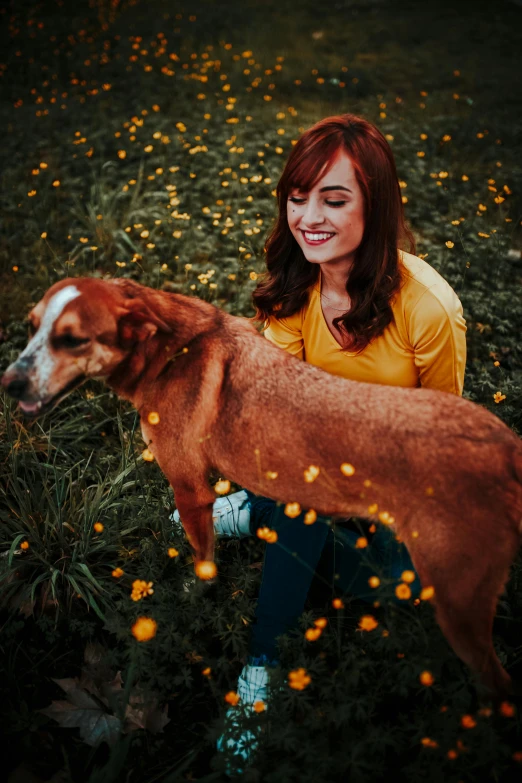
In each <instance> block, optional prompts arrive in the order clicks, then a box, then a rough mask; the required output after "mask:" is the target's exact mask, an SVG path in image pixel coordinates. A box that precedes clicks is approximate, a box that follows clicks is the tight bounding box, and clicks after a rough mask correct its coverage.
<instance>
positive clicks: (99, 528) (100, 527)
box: [93, 522, 103, 533]
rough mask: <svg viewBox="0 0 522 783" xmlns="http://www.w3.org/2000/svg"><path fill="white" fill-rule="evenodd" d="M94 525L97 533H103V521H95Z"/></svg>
mask: <svg viewBox="0 0 522 783" xmlns="http://www.w3.org/2000/svg"><path fill="white" fill-rule="evenodd" d="M93 527H94V530H95V531H96V532H97V533H103V525H102V523H101V522H95V523H94V525H93Z"/></svg>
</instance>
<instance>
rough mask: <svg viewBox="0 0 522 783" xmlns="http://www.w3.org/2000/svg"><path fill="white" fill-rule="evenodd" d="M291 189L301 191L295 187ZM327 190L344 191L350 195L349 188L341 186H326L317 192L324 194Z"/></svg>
mask: <svg viewBox="0 0 522 783" xmlns="http://www.w3.org/2000/svg"><path fill="white" fill-rule="evenodd" d="M293 189H294V190H301V188H298V187H297V186H295V187H294V188H293ZM327 190H346V191H348V193H352V191H351V190H350V188H345V187H344V186H343V185H326V186H325V187H324V188H321V189H320V190H319V193H324V192H325V191H327Z"/></svg>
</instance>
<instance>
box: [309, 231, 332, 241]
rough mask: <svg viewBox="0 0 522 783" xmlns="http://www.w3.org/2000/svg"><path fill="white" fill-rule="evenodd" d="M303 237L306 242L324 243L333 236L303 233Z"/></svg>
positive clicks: (322, 233)
mask: <svg viewBox="0 0 522 783" xmlns="http://www.w3.org/2000/svg"><path fill="white" fill-rule="evenodd" d="M303 235H304V238H305V239H306V241H307V242H324V241H326V240H327V239H331V238H332V237H333V236H334V234H332V233H329V232H328V233H327V232H321V233H312V232H310V231H303Z"/></svg>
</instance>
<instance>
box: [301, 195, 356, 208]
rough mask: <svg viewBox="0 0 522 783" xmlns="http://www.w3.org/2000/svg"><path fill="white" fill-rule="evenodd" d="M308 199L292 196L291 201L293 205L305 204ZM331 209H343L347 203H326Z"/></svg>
mask: <svg viewBox="0 0 522 783" xmlns="http://www.w3.org/2000/svg"><path fill="white" fill-rule="evenodd" d="M305 200H306V199H304V198H296V196H290V198H289V201H291V202H292V204H298V205H299V204H303V203H304V202H305ZM325 203H326V204H327V205H328V206H329V207H342V206H343V205H344V204H346V201H326V202H325Z"/></svg>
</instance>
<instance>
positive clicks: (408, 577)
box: [401, 571, 415, 583]
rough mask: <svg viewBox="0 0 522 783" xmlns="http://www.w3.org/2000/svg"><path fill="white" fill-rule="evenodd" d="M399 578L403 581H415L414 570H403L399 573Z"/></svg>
mask: <svg viewBox="0 0 522 783" xmlns="http://www.w3.org/2000/svg"><path fill="white" fill-rule="evenodd" d="M401 579H402V581H403V582H410V583H411V582H414V581H415V572H414V571H403V572H402V575H401Z"/></svg>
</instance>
